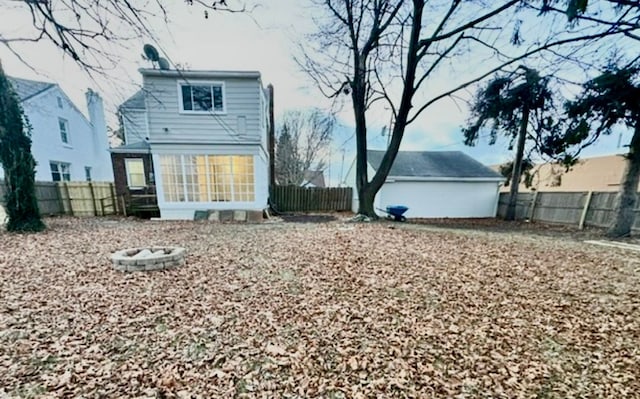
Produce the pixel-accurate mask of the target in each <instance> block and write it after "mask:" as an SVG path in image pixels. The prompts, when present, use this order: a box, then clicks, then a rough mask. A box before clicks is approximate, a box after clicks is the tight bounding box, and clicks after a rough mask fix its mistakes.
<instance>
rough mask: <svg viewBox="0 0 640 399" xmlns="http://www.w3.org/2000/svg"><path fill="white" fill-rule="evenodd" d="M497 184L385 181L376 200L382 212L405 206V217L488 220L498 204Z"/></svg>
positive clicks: (494, 212) (494, 213) (492, 215)
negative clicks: (407, 208)
mask: <svg viewBox="0 0 640 399" xmlns="http://www.w3.org/2000/svg"><path fill="white" fill-rule="evenodd" d="M498 186H499V183H498V182H471V181H458V182H455V181H452V182H437V181H429V182H386V183H385V184H384V185H383V186H382V189H380V192H379V193H378V195H377V197H376V200H379V206H380V207H381V208H382V209H386V207H387V206H389V205H405V206H407V207H409V210H408V211H407V213H406V214H405V215H406V216H407V217H408V218H412V217H414V218H444V217H446V218H492V217H495V216H496V210H497V204H498V195H499V193H498Z"/></svg>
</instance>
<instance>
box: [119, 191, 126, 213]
mask: <svg viewBox="0 0 640 399" xmlns="http://www.w3.org/2000/svg"><path fill="white" fill-rule="evenodd" d="M120 200H121V204H122V214H123V215H124V217H127V203H126V200H125V199H124V194H123V195H122V196H121V197H120Z"/></svg>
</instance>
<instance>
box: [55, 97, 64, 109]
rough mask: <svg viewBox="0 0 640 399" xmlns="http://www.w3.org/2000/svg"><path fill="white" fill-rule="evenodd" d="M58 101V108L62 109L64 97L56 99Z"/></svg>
mask: <svg viewBox="0 0 640 399" xmlns="http://www.w3.org/2000/svg"><path fill="white" fill-rule="evenodd" d="M56 99H57V100H58V108H60V109H62V108H63V107H62V97H56Z"/></svg>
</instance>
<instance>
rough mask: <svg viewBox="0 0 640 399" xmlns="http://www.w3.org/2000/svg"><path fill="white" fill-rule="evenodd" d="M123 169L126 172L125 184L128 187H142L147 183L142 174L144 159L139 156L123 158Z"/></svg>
mask: <svg viewBox="0 0 640 399" xmlns="http://www.w3.org/2000/svg"><path fill="white" fill-rule="evenodd" d="M124 162H125V163H124V166H125V171H126V172H127V186H129V188H143V187H145V186H146V185H147V179H146V178H145V175H144V161H143V160H142V159H141V158H132V159H125V160H124Z"/></svg>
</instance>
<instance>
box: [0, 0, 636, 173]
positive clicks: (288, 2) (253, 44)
mask: <svg viewBox="0 0 640 399" xmlns="http://www.w3.org/2000/svg"><path fill="white" fill-rule="evenodd" d="M16 3H18V4H19V2H16ZM264 3H265V5H263V6H260V7H259V8H257V9H255V10H254V11H253V12H252V14H251V16H248V15H243V14H227V13H220V14H215V13H210V14H209V18H208V19H205V18H204V16H203V11H202V9H200V8H197V7H188V6H186V5H185V4H184V2H183V1H172V2H171V3H170V5H168V6H167V10H168V15H169V19H170V21H169V24H168V25H166V24H165V23H164V22H163V21H162V20H161V19H157V20H154V22H153V23H152V25H151V28H152V30H153V31H154V32H155V33H156V35H157V38H158V42H157V43H155V44H156V45H157V46H158V47H159V48H160V50H161V52H162V53H164V55H165V56H168V58H169V59H170V61H171V62H173V63H181V64H183V65H187V66H188V67H189V68H191V69H218V70H220V69H230V70H258V71H260V72H261V73H262V76H263V81H264V83H265V85H266V84H267V83H272V84H273V85H274V87H275V93H276V96H275V99H276V101H275V109H276V115H278V114H280V113H282V112H283V111H284V110H287V109H293V108H303V107H310V106H319V107H323V108H328V107H329V106H330V102H329V101H328V100H326V99H325V98H324V97H322V95H321V94H320V92H319V91H318V90H317V89H316V88H315V87H314V86H313V84H312V83H311V82H310V80H309V79H308V77H307V76H305V75H304V74H303V73H302V72H301V71H300V70H299V68H298V66H297V65H296V63H295V62H294V60H293V54H294V53H295V51H296V48H295V47H296V43H298V42H299V41H300V40H301V38H302V37H303V35H304V33H307V32H310V31H311V30H312V29H313V26H312V24H311V19H312V17H313V15H314V10H313V8H311V7H310V6H309V2H308V1H299V0H277V1H269V2H264ZM2 4H3V5H0V7H2V12H0V26H1V27H2V29H3V32H15V33H19V32H22V31H24V30H25V29H26V28H25V27H28V26H29V23H30V20H29V15H28V14H27V13H26V12H25V10H23V9H22V8H21V7H22V6H19V7H17V8H14V9H10V8H7V6H6V5H4V4H5V3H2ZM143 44H144V41H142V40H133V41H131V42H128V43H126V46H124V47H123V48H119V49H117V50H116V51H117V52H118V58H119V59H120V61H119V65H118V66H117V68H115V69H114V70H111V71H107V73H106V75H105V76H100V75H96V76H94V77H93V78H92V77H89V76H87V74H86V73H85V72H83V71H82V70H80V69H79V68H78V67H77V66H76V65H75V63H74V62H73V61H72V60H70V59H68V58H67V59H65V57H63V56H62V55H61V53H60V51H59V50H57V49H56V48H54V47H53V46H52V45H50V44H48V43H46V42H41V43H36V44H34V43H28V44H24V45H21V46H18V47H16V48H17V50H18V51H19V53H20V54H21V55H22V57H23V58H24V59H25V61H27V63H28V64H29V65H30V66H31V67H33V70H32V69H30V68H29V67H27V66H26V65H24V63H22V62H21V61H20V60H18V59H17V58H16V57H15V56H14V55H13V54H11V53H10V52H9V51H8V50H7V49H6V48H5V47H3V46H0V60H2V64H3V67H4V69H5V71H6V72H7V73H8V74H9V75H10V76H16V77H22V78H27V79H34V80H44V81H51V82H55V83H58V84H59V85H60V86H61V87H62V89H63V90H64V91H65V92H66V93H67V94H68V95H69V97H70V98H71V99H72V100H73V101H74V102H75V103H76V105H78V106H79V107H80V108H81V109H83V110H84V109H86V107H85V101H84V92H85V91H86V89H87V88H88V87H91V88H93V89H94V90H97V91H99V92H100V93H101V94H102V96H103V97H104V99H105V111H106V113H107V117H108V122H109V124H110V126H112V127H116V126H115V125H116V119H115V110H116V108H117V106H118V105H119V104H120V103H121V102H122V101H123V100H125V99H126V98H127V97H128V96H130V95H132V94H133V93H134V92H135V91H136V90H137V89H138V87H139V85H140V83H141V77H140V75H139V73H138V72H137V69H138V68H140V67H147V66H149V65H148V63H147V62H146V61H144V60H142V58H141V53H142V45H143ZM350 112H351V110H350V104H349V103H346V104H345V107H344V110H343V111H342V112H341V113H340V114H339V118H340V125H341V127H340V129H339V130H338V132H337V133H336V137H335V139H334V143H333V147H332V157H331V169H330V171H329V174H330V180H331V181H332V183H333V184H337V182H338V181H339V180H340V179H339V176H340V174H341V173H343V174H344V173H345V172H346V169H347V168H348V166H349V164H350V163H351V161H352V160H353V157H354V154H355V153H354V147H355V140H354V139H353V138H352V136H353V128H352V127H353V123H352V117H351V113H350ZM466 118H467V107H466V104H465V103H460V102H458V103H457V104H454V103H453V102H452V101H451V100H444V101H442V102H441V103H439V104H437V105H436V106H435V107H433V108H431V109H430V110H429V111H428V112H425V113H424V114H423V115H422V116H421V118H420V119H419V120H417V121H416V123H415V124H413V125H411V126H410V127H409V128H408V130H407V132H406V134H405V138H404V141H403V145H402V147H401V149H402V150H460V151H464V152H466V153H468V154H469V155H471V156H473V157H475V158H476V159H478V160H480V161H481V162H484V163H485V164H495V163H500V162H504V161H506V160H508V159H510V157H511V156H512V155H511V152H510V151H509V150H508V149H507V145H506V143H505V142H504V141H500V142H498V143H497V144H496V145H494V146H488V145H487V144H485V143H483V144H481V145H478V146H477V147H473V148H470V147H466V146H464V145H463V144H462V133H461V131H460V127H461V126H462V125H463V124H464V122H465V120H466ZM385 121H388V115H384V114H378V115H376V116H374V117H372V118H371V119H370V123H371V126H370V147H371V148H372V149H383V148H384V147H385V145H386V143H387V137H383V136H381V134H380V128H381V126H382V125H384V124H386V122H385ZM629 139H630V132H623V137H622V141H621V142H622V144H625V143H628V141H629ZM618 141H619V137H618V135H617V134H616V135H614V136H613V137H609V138H606V139H605V140H602V142H601V143H599V144H598V145H597V146H595V147H593V148H590V149H589V150H588V151H587V153H586V155H604V154H611V153H616V152H622V151H624V148H623V147H618ZM343 154H344V159H345V165H343V163H342V159H343ZM328 177H329V176H328Z"/></svg>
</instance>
